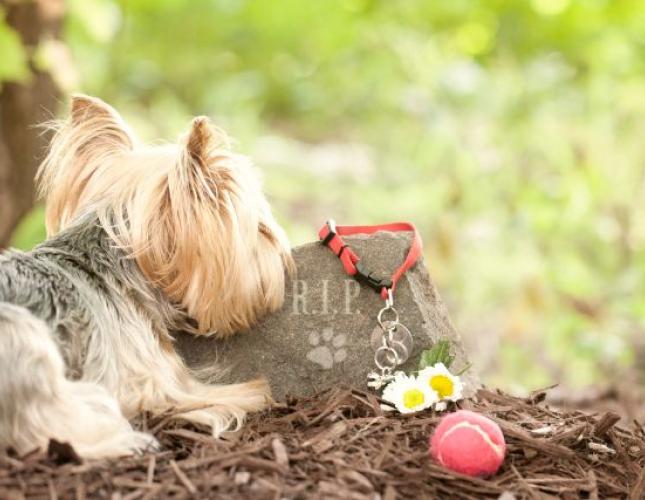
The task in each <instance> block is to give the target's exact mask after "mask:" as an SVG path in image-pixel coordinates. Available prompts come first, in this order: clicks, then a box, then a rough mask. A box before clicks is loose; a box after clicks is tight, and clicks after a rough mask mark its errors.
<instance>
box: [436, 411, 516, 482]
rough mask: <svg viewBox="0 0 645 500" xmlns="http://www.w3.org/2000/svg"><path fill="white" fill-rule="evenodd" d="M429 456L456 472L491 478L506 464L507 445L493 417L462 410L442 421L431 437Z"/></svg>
mask: <svg viewBox="0 0 645 500" xmlns="http://www.w3.org/2000/svg"><path fill="white" fill-rule="evenodd" d="M430 454H431V455H432V457H433V458H434V459H435V460H436V461H437V462H439V463H440V464H441V465H443V466H444V467H446V468H447V469H450V470H453V471H455V472H459V473H461V474H466V475H468V476H480V477H483V476H490V475H492V474H495V473H496V472H497V470H498V469H499V467H500V466H501V465H502V462H503V461H504V455H505V454H506V442H505V441H504V434H502V430H501V429H500V428H499V425H497V424H496V423H495V422H493V421H492V420H491V419H490V418H486V417H484V416H483V415H480V414H478V413H474V412H472V411H468V410H459V411H456V412H454V413H451V414H449V415H446V416H445V417H443V418H442V419H441V422H439V425H438V426H437V428H436V429H435V430H434V433H433V434H432V437H431V438H430Z"/></svg>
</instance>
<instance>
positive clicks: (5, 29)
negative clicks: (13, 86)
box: [0, 11, 30, 82]
mask: <svg viewBox="0 0 645 500" xmlns="http://www.w3.org/2000/svg"><path fill="white" fill-rule="evenodd" d="M1 14H2V11H0V15H1ZM0 54H2V56H1V57H0V82H1V81H6V80H11V81H18V82H24V81H25V80H27V79H28V78H29V75H30V72H29V66H28V64H27V52H26V51H25V48H24V46H23V45H22V42H21V40H20V36H19V35H18V33H16V31H15V30H14V29H13V28H11V27H10V26H8V25H7V23H6V22H5V21H4V20H0Z"/></svg>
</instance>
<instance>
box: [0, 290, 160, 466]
mask: <svg viewBox="0 0 645 500" xmlns="http://www.w3.org/2000/svg"><path fill="white" fill-rule="evenodd" d="M50 439H56V440H58V441H61V442H68V443H70V444H71V445H72V446H73V447H74V449H75V450H76V452H77V453H79V455H81V456H84V457H88V458H99V457H104V456H118V455H126V454H131V453H132V452H134V451H138V450H142V449H145V448H147V447H149V446H155V444H156V442H155V440H154V438H152V436H149V435H146V434H143V433H140V432H135V431H134V430H133V429H132V427H131V426H130V424H129V422H128V421H127V420H126V419H125V417H123V415H122V414H121V411H120V409H119V407H118V404H117V402H116V400H114V398H112V397H111V396H110V395H109V394H108V393H107V392H106V391H105V389H103V388H102V387H101V386H99V385H98V384H94V383H88V382H80V381H71V380H68V379H66V377H65V365H64V362H63V358H62V356H61V354H60V352H59V351H58V348H57V346H56V344H55V342H54V340H53V337H52V333H51V331H50V329H49V328H48V327H47V325H46V324H45V323H44V322H42V321H40V320H39V319H37V318H36V317H35V316H33V315H32V314H31V313H30V312H29V311H28V310H27V309H24V308H22V307H17V306H14V305H11V304H7V303H4V302H0V450H2V449H5V448H8V447H10V448H13V449H14V450H15V451H17V452H18V453H26V452H29V451H32V450H34V449H37V448H39V449H46V448H47V445H48V443H49V440H50Z"/></svg>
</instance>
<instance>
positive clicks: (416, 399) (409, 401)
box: [403, 389, 425, 410]
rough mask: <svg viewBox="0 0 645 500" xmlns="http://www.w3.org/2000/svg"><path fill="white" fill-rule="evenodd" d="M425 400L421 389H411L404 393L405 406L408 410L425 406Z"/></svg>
mask: <svg viewBox="0 0 645 500" xmlns="http://www.w3.org/2000/svg"><path fill="white" fill-rule="evenodd" d="M424 400H425V398H424V397H423V392H421V391H420V390H419V389H409V390H407V391H405V392H404V393H403V406H405V407H406V408H407V409H408V410H411V409H413V408H416V407H417V406H419V405H422V404H423V401H424Z"/></svg>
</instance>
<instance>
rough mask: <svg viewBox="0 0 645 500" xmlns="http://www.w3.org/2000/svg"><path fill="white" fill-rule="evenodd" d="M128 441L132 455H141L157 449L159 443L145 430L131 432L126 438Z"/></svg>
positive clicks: (159, 447) (158, 448)
mask: <svg viewBox="0 0 645 500" xmlns="http://www.w3.org/2000/svg"><path fill="white" fill-rule="evenodd" d="M127 439H128V441H129V445H128V447H129V449H130V451H131V454H132V455H143V454H144V453H150V452H153V451H159V450H160V449H161V444H159V441H157V439H156V438H155V437H154V436H153V435H152V434H148V433H147V432H136V431H134V432H132V433H131V436H130V437H129V438H127Z"/></svg>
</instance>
